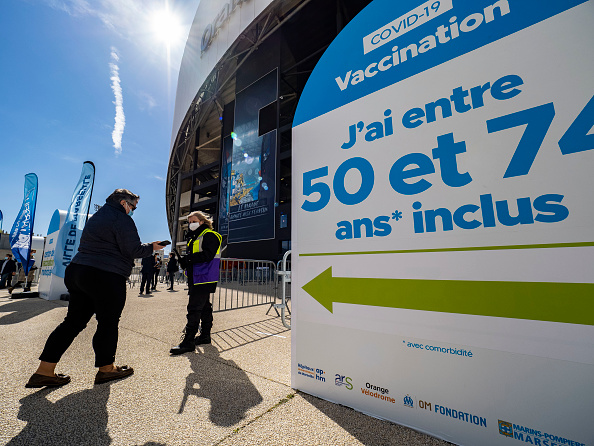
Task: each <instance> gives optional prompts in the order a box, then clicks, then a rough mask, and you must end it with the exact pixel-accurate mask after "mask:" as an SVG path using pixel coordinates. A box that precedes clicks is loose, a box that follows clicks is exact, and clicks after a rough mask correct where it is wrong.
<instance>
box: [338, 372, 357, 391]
mask: <svg viewBox="0 0 594 446" xmlns="http://www.w3.org/2000/svg"><path fill="white" fill-rule="evenodd" d="M334 384H335V385H337V386H339V387H341V386H345V387H346V388H347V390H353V383H352V381H351V378H349V377H348V376H344V375H341V374H339V373H337V374H336V375H335V378H334Z"/></svg>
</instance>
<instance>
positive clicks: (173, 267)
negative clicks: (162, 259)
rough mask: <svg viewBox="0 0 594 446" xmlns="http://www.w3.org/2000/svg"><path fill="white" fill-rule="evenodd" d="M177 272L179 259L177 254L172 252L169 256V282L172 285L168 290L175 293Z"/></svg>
mask: <svg viewBox="0 0 594 446" xmlns="http://www.w3.org/2000/svg"><path fill="white" fill-rule="evenodd" d="M177 270H178V266H177V259H176V258H175V253H174V252H172V253H170V254H169V261H168V262H167V282H168V283H169V284H170V285H169V287H168V288H167V289H168V290H169V291H173V281H174V279H175V273H177Z"/></svg>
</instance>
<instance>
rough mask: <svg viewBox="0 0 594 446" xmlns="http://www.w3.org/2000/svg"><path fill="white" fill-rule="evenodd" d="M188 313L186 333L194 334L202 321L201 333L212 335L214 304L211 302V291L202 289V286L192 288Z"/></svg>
mask: <svg viewBox="0 0 594 446" xmlns="http://www.w3.org/2000/svg"><path fill="white" fill-rule="evenodd" d="M187 310H188V314H187V316H186V318H187V319H188V323H187V325H186V333H189V334H190V335H192V336H194V335H195V334H196V333H197V332H198V327H199V326H200V322H201V321H202V329H201V331H200V334H201V335H206V334H208V335H210V329H211V328H212V304H211V303H210V292H208V291H206V292H205V291H204V290H203V289H202V290H201V289H200V287H198V288H194V287H191V288H190V299H189V301H188V308H187Z"/></svg>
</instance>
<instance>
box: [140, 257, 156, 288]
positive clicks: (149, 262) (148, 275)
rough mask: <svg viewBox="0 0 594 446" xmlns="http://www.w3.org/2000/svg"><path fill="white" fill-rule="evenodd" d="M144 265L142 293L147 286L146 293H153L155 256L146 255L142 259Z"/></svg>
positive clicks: (142, 270) (141, 270)
mask: <svg viewBox="0 0 594 446" xmlns="http://www.w3.org/2000/svg"><path fill="white" fill-rule="evenodd" d="M141 265H142V267H141V268H140V275H141V276H142V278H141V279H140V295H142V294H143V293H144V290H145V287H146V295H147V296H150V295H151V288H152V284H153V271H154V270H155V256H153V255H152V253H151V255H150V256H147V257H145V258H144V259H142V261H141Z"/></svg>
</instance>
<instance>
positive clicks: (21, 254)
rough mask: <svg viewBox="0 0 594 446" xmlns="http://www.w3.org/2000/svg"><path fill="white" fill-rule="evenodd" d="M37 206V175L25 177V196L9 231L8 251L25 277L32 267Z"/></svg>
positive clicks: (31, 174)
mask: <svg viewBox="0 0 594 446" xmlns="http://www.w3.org/2000/svg"><path fill="white" fill-rule="evenodd" d="M36 205H37V175H35V174H34V173H28V174H27V175H25V194H24V198H23V204H22V205H21V210H20V211H19V214H18V215H17V218H16V220H15V221H14V224H13V226H12V229H11V231H10V249H11V250H12V253H13V255H14V259H15V260H16V261H17V262H19V263H20V264H21V265H23V268H24V270H25V275H26V274H27V273H28V272H29V268H30V267H31V266H33V261H30V258H31V239H32V237H33V224H34V222H35V207H36Z"/></svg>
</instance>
